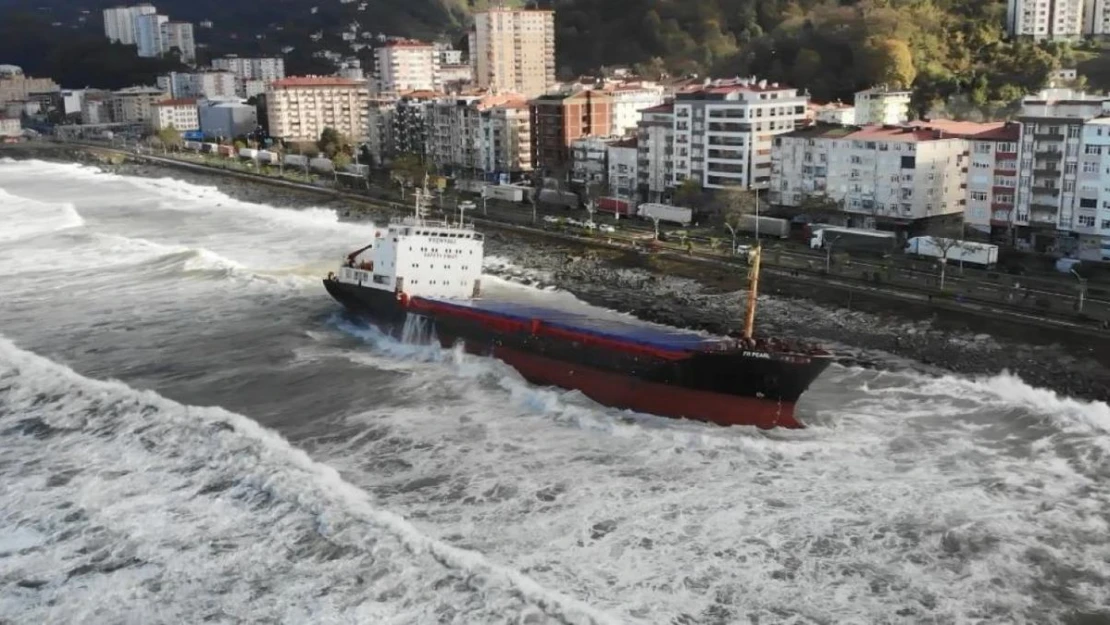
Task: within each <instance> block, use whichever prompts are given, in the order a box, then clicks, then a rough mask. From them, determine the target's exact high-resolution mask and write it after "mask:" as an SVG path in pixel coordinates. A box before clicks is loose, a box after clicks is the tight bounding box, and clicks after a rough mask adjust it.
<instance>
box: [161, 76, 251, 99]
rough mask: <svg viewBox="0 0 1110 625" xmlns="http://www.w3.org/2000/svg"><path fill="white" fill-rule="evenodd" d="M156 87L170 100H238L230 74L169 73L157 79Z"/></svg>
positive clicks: (234, 77)
mask: <svg viewBox="0 0 1110 625" xmlns="http://www.w3.org/2000/svg"><path fill="white" fill-rule="evenodd" d="M158 87H159V88H160V89H162V90H163V91H165V92H166V93H168V94H170V97H171V98H206V99H209V100H219V99H237V98H238V93H237V92H238V81H237V79H236V76H235V74H232V73H231V72H221V71H214V72H195V73H184V72H170V73H169V74H165V75H163V76H159V77H158Z"/></svg>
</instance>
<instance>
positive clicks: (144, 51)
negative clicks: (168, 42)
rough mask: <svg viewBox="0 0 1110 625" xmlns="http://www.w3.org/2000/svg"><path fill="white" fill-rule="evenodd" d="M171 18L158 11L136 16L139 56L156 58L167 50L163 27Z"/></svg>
mask: <svg viewBox="0 0 1110 625" xmlns="http://www.w3.org/2000/svg"><path fill="white" fill-rule="evenodd" d="M169 21H170V18H168V17H166V16H165V15H158V14H157V13H144V14H143V15H139V16H136V17H135V45H136V46H138V49H139V56H142V57H148V58H156V57H159V56H161V55H162V53H163V52H165V50H166V48H165V46H164V43H163V42H164V41H165V39H164V37H163V30H162V27H163V26H164V25H165V24H166V23H167V22H169Z"/></svg>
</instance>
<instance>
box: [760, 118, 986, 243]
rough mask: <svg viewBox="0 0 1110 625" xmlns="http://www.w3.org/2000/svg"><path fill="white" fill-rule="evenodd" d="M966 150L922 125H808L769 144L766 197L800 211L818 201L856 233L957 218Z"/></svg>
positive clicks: (955, 140)
mask: <svg viewBox="0 0 1110 625" xmlns="http://www.w3.org/2000/svg"><path fill="white" fill-rule="evenodd" d="M967 149H968V142H967V140H966V139H963V138H961V137H957V136H954V135H951V134H948V133H945V132H943V131H940V130H936V129H932V128H928V127H923V126H916V127H913V126H903V127H892V126H865V127H858V126H829V125H825V124H818V125H814V126H810V127H808V128H803V129H800V130H797V131H795V132H791V133H787V134H784V135H782V136H779V137H776V138H775V152H774V165H773V167H772V172H773V173H772V180H771V193H770V199H771V201H772V202H773V203H776V204H780V205H782V206H799V205H800V204H801V203H802V202H803V201H804V200H805V199H806V197H807V196H811V195H816V196H824V197H827V198H829V199H831V200H834V201H835V202H837V203H838V204H839V205H840V207H841V210H843V211H844V212H845V213H846V221H847V225H849V226H854V227H863V228H874V227H876V225H877V224H878V223H887V224H896V225H907V224H909V223H910V222H912V221H914V220H919V219H927V218H931V217H940V216H943V215H948V214H952V213H960V212H962V211H963V208H964V197H965V190H964V189H963V184H964V180H965V179H966V178H965V174H964V173H963V171H962V170H963V168H964V167H965V166H966V163H967Z"/></svg>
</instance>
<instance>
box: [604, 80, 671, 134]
mask: <svg viewBox="0 0 1110 625" xmlns="http://www.w3.org/2000/svg"><path fill="white" fill-rule="evenodd" d="M663 92H664V89H663V87H662V85H653V84H642V85H635V84H633V85H621V86H617V87H614V88H613V89H612V90H610V91H609V95H610V96H612V100H613V113H612V119H613V127H612V129H611V130H610V132H609V134H611V135H612V136H614V137H623V136H626V135H628V134H630V133H635V132H636V125H637V124H639V123H640V111H642V110H644V109H647V108H651V107H653V106H659V105H660V104H662V103H663V100H664V99H665V96H664V95H663Z"/></svg>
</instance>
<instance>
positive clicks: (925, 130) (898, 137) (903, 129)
mask: <svg viewBox="0 0 1110 625" xmlns="http://www.w3.org/2000/svg"><path fill="white" fill-rule="evenodd" d="M783 136H786V137H801V138H808V139H852V140H861V141H875V140H884V141H904V142H907V143H916V142H919V141H939V140H943V139H959V138H963V137H964V136H966V135H959V134H954V133H951V132H947V131H945V130H944V129H941V128H934V127H931V126H928V125H920V126H915V125H904V126H878V125H876V126H848V125H841V124H826V123H823V122H817V123H815V124H812V125H810V126H806V127H803V128H799V129H798V130H795V131H793V132H789V133H787V134H785V135H783Z"/></svg>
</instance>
